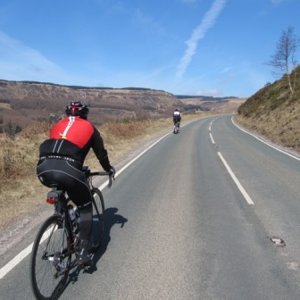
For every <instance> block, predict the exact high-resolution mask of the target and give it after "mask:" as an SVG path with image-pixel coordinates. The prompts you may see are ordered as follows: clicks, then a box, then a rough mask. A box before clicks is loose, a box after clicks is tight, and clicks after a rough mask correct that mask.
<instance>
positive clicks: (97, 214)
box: [92, 188, 105, 248]
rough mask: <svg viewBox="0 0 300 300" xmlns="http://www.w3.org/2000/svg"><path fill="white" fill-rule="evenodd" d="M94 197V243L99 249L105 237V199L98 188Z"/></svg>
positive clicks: (93, 192) (94, 192)
mask: <svg viewBox="0 0 300 300" xmlns="http://www.w3.org/2000/svg"><path fill="white" fill-rule="evenodd" d="M92 195H93V229H92V242H93V245H94V246H95V247H96V248H97V247H99V246H100V244H101V242H102V240H103V237H104V211H105V206H104V198H103V195H102V193H101V191H100V190H99V189H97V188H93V189H92Z"/></svg>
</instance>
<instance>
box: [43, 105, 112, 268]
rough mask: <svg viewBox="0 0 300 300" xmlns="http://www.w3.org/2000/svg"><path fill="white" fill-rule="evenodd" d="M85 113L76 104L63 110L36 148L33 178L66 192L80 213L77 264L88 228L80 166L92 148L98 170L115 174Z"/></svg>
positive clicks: (85, 249)
mask: <svg viewBox="0 0 300 300" xmlns="http://www.w3.org/2000/svg"><path fill="white" fill-rule="evenodd" d="M88 112H89V109H88V107H87V106H86V105H85V104H82V103H81V102H80V101H73V102H71V103H70V104H69V105H67V107H66V115H67V117H66V118H64V119H62V120H60V121H59V122H58V123H56V124H55V125H54V126H53V127H52V128H51V130H50V138H49V139H47V140H45V141H44V142H43V143H42V144H41V145H40V157H39V161H38V165H37V176H38V178H39V180H40V181H41V183H42V184H44V185H45V186H47V187H52V186H57V185H58V186H60V187H63V188H64V189H65V190H66V191H67V192H68V195H69V197H70V198H71V199H72V201H73V202H74V203H75V204H76V205H77V206H78V209H79V212H80V234H79V235H80V236H79V238H80V247H79V251H78V260H79V263H83V264H85V263H88V262H89V260H90V256H89V249H90V247H91V245H90V234H91V228H92V202H91V197H92V195H91V192H90V188H89V185H88V183H87V180H86V176H85V173H84V172H83V171H82V166H83V163H84V160H85V157H86V155H87V154H88V152H89V150H90V149H91V148H92V149H93V151H94V153H95V155H96V156H97V158H98V160H99V162H100V164H101V166H102V168H103V169H104V170H105V171H107V172H110V174H111V175H114V174H115V169H114V168H113V167H112V166H111V164H110V162H109V158H108V154H107V151H106V149H105V147H104V143H103V139H102V137H101V135H100V133H99V131H98V130H97V128H96V127H95V126H94V125H93V124H92V123H90V122H89V121H88V120H87V115H88Z"/></svg>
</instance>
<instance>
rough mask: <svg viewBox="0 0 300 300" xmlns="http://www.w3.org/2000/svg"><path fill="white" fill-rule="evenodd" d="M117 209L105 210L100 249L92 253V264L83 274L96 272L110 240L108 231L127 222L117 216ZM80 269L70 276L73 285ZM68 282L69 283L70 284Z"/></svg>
mask: <svg viewBox="0 0 300 300" xmlns="http://www.w3.org/2000/svg"><path fill="white" fill-rule="evenodd" d="M117 212H118V209H117V208H116V207H110V208H107V209H106V210H105V211H104V235H103V239H102V242H101V245H100V248H99V249H98V250H97V251H96V252H95V253H94V257H93V264H92V265H91V266H89V267H85V268H84V273H89V274H92V273H94V272H95V271H97V262H98V261H99V260H100V259H101V257H102V255H103V254H104V253H105V251H106V249H107V246H108V244H109V242H110V240H111V237H110V231H111V229H112V227H113V226H114V225H116V224H120V227H121V228H122V227H124V224H125V223H126V222H127V221H128V220H127V219H126V218H124V217H123V216H121V215H119V214H117ZM81 270H82V268H77V270H76V271H75V272H73V273H72V274H71V275H70V282H72V283H75V282H76V281H77V279H78V276H79V273H80V271H81ZM70 282H69V283H70Z"/></svg>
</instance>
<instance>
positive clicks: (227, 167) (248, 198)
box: [218, 152, 254, 205]
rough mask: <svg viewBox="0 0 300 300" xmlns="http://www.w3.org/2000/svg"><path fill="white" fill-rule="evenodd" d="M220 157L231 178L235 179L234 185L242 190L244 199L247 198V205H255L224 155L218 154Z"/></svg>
mask: <svg viewBox="0 0 300 300" xmlns="http://www.w3.org/2000/svg"><path fill="white" fill-rule="evenodd" d="M218 155H219V157H220V159H221V161H222V163H223V164H224V166H225V168H226V169H227V171H228V173H229V174H230V176H231V178H232V179H233V181H234V183H235V184H236V186H237V187H238V189H239V190H240V192H241V194H242V195H243V197H244V198H245V200H246V201H247V203H248V204H249V205H254V202H253V201H252V199H251V197H250V196H249V194H248V193H247V192H246V190H245V189H244V187H243V186H242V185H241V183H240V182H239V180H238V179H237V177H236V176H235V174H234V173H233V171H232V170H231V168H230V167H229V165H228V163H227V162H226V160H225V159H224V157H223V155H222V154H221V153H220V152H218Z"/></svg>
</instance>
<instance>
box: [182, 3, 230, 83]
mask: <svg viewBox="0 0 300 300" xmlns="http://www.w3.org/2000/svg"><path fill="white" fill-rule="evenodd" d="M225 3H226V0H215V1H214V2H213V4H212V6H211V8H210V9H209V10H208V11H207V12H206V14H205V16H204V18H203V20H202V21H201V23H200V25H199V26H198V27H196V28H195V29H194V31H193V33H192V35H191V37H190V39H189V40H187V41H186V42H185V43H186V44H187V48H186V50H185V53H184V55H183V57H182V58H181V60H180V63H179V65H178V66H177V72H176V76H177V77H179V78H180V77H182V75H183V74H184V73H185V71H186V69H187V67H188V65H189V64H190V63H191V61H192V57H193V56H194V54H195V53H196V50H197V46H198V42H199V40H200V39H203V38H204V37H205V34H206V32H207V31H208V29H209V28H211V27H212V26H213V25H214V23H215V20H216V19H217V17H218V16H219V14H220V13H221V11H222V9H223V8H224V6H225Z"/></svg>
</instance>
